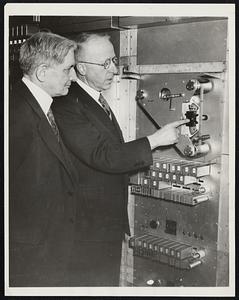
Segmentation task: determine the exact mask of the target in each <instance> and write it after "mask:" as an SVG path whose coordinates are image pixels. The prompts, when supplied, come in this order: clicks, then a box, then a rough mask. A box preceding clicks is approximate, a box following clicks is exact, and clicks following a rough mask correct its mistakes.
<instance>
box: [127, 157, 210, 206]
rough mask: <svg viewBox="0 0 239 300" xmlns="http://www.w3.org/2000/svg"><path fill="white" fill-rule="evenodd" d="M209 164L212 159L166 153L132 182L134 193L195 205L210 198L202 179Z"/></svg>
mask: <svg viewBox="0 0 239 300" xmlns="http://www.w3.org/2000/svg"><path fill="white" fill-rule="evenodd" d="M210 168H211V163H202V162H195V161H188V160H179V159H172V158H168V157H163V158H160V159H157V160H154V163H153V165H152V166H151V167H150V169H149V170H148V171H146V172H144V173H140V174H139V176H138V178H137V181H136V182H131V184H132V185H131V193H132V194H136V195H142V196H147V197H153V198H158V199H162V200H166V201H174V202H177V203H180V204H185V205H190V206H194V205H197V204H199V203H202V202H204V201H207V200H209V199H210V196H209V193H208V192H207V191H206V190H205V188H204V187H203V186H202V184H201V183H200V182H199V179H200V178H201V177H204V176H208V175H210Z"/></svg>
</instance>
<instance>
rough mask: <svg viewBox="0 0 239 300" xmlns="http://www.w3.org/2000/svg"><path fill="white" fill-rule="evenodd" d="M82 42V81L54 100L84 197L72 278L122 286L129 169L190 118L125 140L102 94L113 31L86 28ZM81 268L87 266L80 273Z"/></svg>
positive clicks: (110, 68)
mask: <svg viewBox="0 0 239 300" xmlns="http://www.w3.org/2000/svg"><path fill="white" fill-rule="evenodd" d="M76 42H77V49H76V50H75V60H76V73H77V81H76V82H75V83H74V84H72V86H71V88H70V91H69V94H68V96H66V97H61V98H62V99H57V101H55V103H54V105H53V111H54V114H55V118H56V120H57V123H58V126H59V128H60V132H61V134H62V137H63V139H64V141H65V144H66V145H67V147H68V149H69V150H70V152H71V154H72V159H73V162H74V165H75V166H76V168H77V169H78V171H79V177H80V185H79V197H80V198H81V204H82V203H83V205H81V206H80V207H78V218H77V222H78V224H77V227H78V238H77V240H76V244H77V246H78V251H77V252H76V253H75V256H74V257H73V261H72V281H71V284H72V285H78V286H118V285H119V275H120V261H121V245H122V240H123V238H124V236H125V233H127V234H130V232H129V224H128V214H127V200H128V173H129V172H133V171H134V172H136V171H138V170H140V169H142V168H145V167H148V166H149V165H151V164H152V150H153V149H154V148H156V147H158V146H164V145H170V144H173V143H175V142H176V141H177V127H178V126H180V125H182V124H184V123H187V120H183V121H177V122H174V123H171V124H168V125H166V126H164V127H163V128H161V129H160V130H158V131H157V132H155V133H154V134H152V135H151V136H148V137H144V138H140V139H137V140H134V141H131V142H128V143H125V142H124V139H123V136H122V132H121V130H120V127H119V124H118V122H117V120H116V118H115V116H114V114H113V112H112V110H111V109H110V107H109V105H108V103H107V101H106V99H104V97H103V96H102V94H101V92H102V91H105V90H107V89H109V88H110V86H111V84H112V81H113V78H114V75H115V74H116V73H117V58H116V56H115V52H114V47H113V45H112V43H111V41H110V37H109V36H108V35H99V34H88V33H84V34H81V35H80V36H78V37H77V38H76ZM77 265H78V267H77V268H76V266H77ZM76 269H80V270H81V272H80V273H79V274H77V276H76V274H74V270H76ZM76 278H77V280H76Z"/></svg>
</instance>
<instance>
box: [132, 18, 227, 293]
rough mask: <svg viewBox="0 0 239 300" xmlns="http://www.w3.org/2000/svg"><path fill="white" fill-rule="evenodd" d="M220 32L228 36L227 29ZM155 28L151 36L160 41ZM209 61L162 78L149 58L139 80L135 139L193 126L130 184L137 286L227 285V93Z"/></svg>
mask: <svg viewBox="0 0 239 300" xmlns="http://www.w3.org/2000/svg"><path fill="white" fill-rule="evenodd" d="M219 23H220V22H219ZM220 25H221V26H223V28H224V33H225V30H226V23H225V22H224V21H223V24H221V23H220ZM200 26H202V24H201V25H199V27H200ZM210 26H212V27H210ZM210 26H209V32H210V30H212V31H213V26H214V25H213V24H210ZM168 27H170V26H168ZM175 28H177V26H176V25H175ZM187 28H190V26H189V25H188V24H186V25H185V32H186V30H187ZM157 29H158V33H157V31H156V29H155V28H154V34H155V35H157V34H158V35H160V29H161V28H157ZM163 30H165V29H163ZM179 30H181V28H180V29H179ZM145 31H147V33H148V35H147V36H150V34H151V35H152V32H150V30H149V29H143V32H144V33H145ZM185 34H186V33H185ZM189 34H190V31H187V35H189ZM204 34H205V35H207V34H209V33H204ZM151 38H152V40H153V41H154V40H156V39H155V36H151ZM170 38H173V36H170V35H169V37H168V41H169V40H170ZM142 41H143V37H142V36H141V33H140V30H139V31H138V45H137V49H138V55H139V57H138V62H140V64H141V67H142V68H141V69H142V70H143V69H144V68H143V67H144V60H146V61H147V59H146V57H147V56H146V53H145V52H144V50H142V51H141V50H140V49H141V47H142V48H143V47H144V44H142V43H141V42H142ZM168 43H170V42H168ZM146 47H147V46H146ZM157 47H158V53H160V45H157ZM164 47H165V45H164ZM188 47H190V45H188ZM207 47H208V45H207ZM169 51H170V53H171V54H172V53H173V49H170V50H169ZM187 51H188V49H187ZM174 52H175V55H177V53H176V51H174ZM142 53H143V54H142ZM204 55H205V65H206V69H207V71H206V70H205V72H202V71H200V66H199V68H198V72H197V71H196V69H193V66H194V65H193V64H192V66H191V67H192V68H191V69H190V70H189V71H188V70H187V67H185V65H186V63H187V64H188V62H185V61H183V60H184V59H185V58H183V57H182V63H181V64H180V68H181V70H179V69H175V70H176V71H175V73H174V72H173V71H172V72H162V73H160V72H159V73H157V72H156V71H155V70H156V69H157V64H155V65H154V64H153V62H154V58H155V57H151V58H150V59H151V64H150V65H147V68H148V71H147V74H146V72H145V74H140V79H137V80H138V84H137V91H136V96H135V99H136V102H137V104H138V108H137V126H136V127H137V136H138V137H141V136H147V135H149V134H151V133H153V132H154V131H155V130H156V129H158V128H160V127H162V126H164V125H166V124H167V123H170V122H174V121H177V120H180V119H185V118H187V119H189V122H188V123H187V124H185V125H183V126H181V127H179V139H178V143H177V144H175V145H174V146H167V147H160V148H159V149H157V150H156V151H154V153H153V164H152V166H150V167H149V168H148V169H144V170H142V171H141V172H139V173H138V174H137V175H135V176H132V177H131V187H130V188H131V194H132V195H134V196H135V197H134V199H135V200H134V224H133V227H134V234H133V235H132V236H131V237H130V239H129V248H130V249H131V250H132V253H133V258H134V259H133V282H132V283H133V285H134V286H199V287H203V286H227V285H228V280H229V278H228V276H229V275H228V274H229V270H228V223H227V218H224V219H223V218H221V216H222V215H224V214H225V215H227V214H228V198H227V197H228V194H226V193H222V191H225V189H226V187H227V186H228V174H227V172H226V171H225V170H226V169H227V168H228V134H229V133H228V113H227V112H228V108H227V106H228V100H227V97H226V88H227V86H226V80H225V69H221V71H220V72H214V70H213V65H210V64H208V65H207V63H206V62H207V60H206V56H207V54H206V53H204ZM220 55H222V54H221V53H220ZM155 60H156V58H155ZM225 60H226V53H224V57H223V60H222V61H224V62H225ZM147 63H148V61H147ZM178 66H179V65H177V67H178ZM197 67H198V65H197V64H195V68H197ZM172 68H173V67H172ZM145 69H146V68H145ZM172 70H173V69H172ZM127 71H130V70H126V72H127Z"/></svg>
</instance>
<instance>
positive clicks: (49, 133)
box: [21, 83, 74, 183]
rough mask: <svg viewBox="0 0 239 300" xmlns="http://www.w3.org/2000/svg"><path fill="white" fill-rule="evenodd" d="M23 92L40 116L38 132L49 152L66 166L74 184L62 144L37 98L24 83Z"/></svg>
mask: <svg viewBox="0 0 239 300" xmlns="http://www.w3.org/2000/svg"><path fill="white" fill-rule="evenodd" d="M21 90H22V92H23V98H24V99H25V100H26V101H27V102H28V104H29V105H30V106H31V107H32V109H33V111H34V112H35V113H36V114H37V115H38V117H39V123H38V131H39V135H40V136H41V138H42V140H43V141H44V142H45V144H46V145H47V147H48V148H49V150H50V151H51V152H52V153H54V155H56V156H57V158H58V159H59V161H60V162H61V163H62V165H63V166H64V168H65V170H66V171H67V173H68V174H69V175H70V178H71V180H72V181H73V183H74V178H73V175H72V172H71V170H70V168H69V165H68V164H67V162H66V160H65V158H64V155H63V152H62V149H61V145H60V143H59V142H58V141H57V139H56V136H55V134H54V132H53V130H52V128H51V126H50V124H49V122H48V120H47V118H46V116H45V114H44V113H43V111H42V109H41V107H40V105H39V104H38V102H37V100H36V99H35V97H34V96H33V95H32V94H31V92H30V91H29V90H28V88H27V86H25V84H24V83H22V89H21Z"/></svg>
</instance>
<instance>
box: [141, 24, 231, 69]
mask: <svg viewBox="0 0 239 300" xmlns="http://www.w3.org/2000/svg"><path fill="white" fill-rule="evenodd" d="M226 38H227V20H217V21H208V22H196V23H185V24H175V25H168V26H158V27H151V28H141V29H139V30H138V64H139V65H141V64H144V65H147V64H174V63H189V62H190V63H194V62H215V61H224V60H225V58H226ZM219 45H220V46H219ZM149 53H150V55H149Z"/></svg>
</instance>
